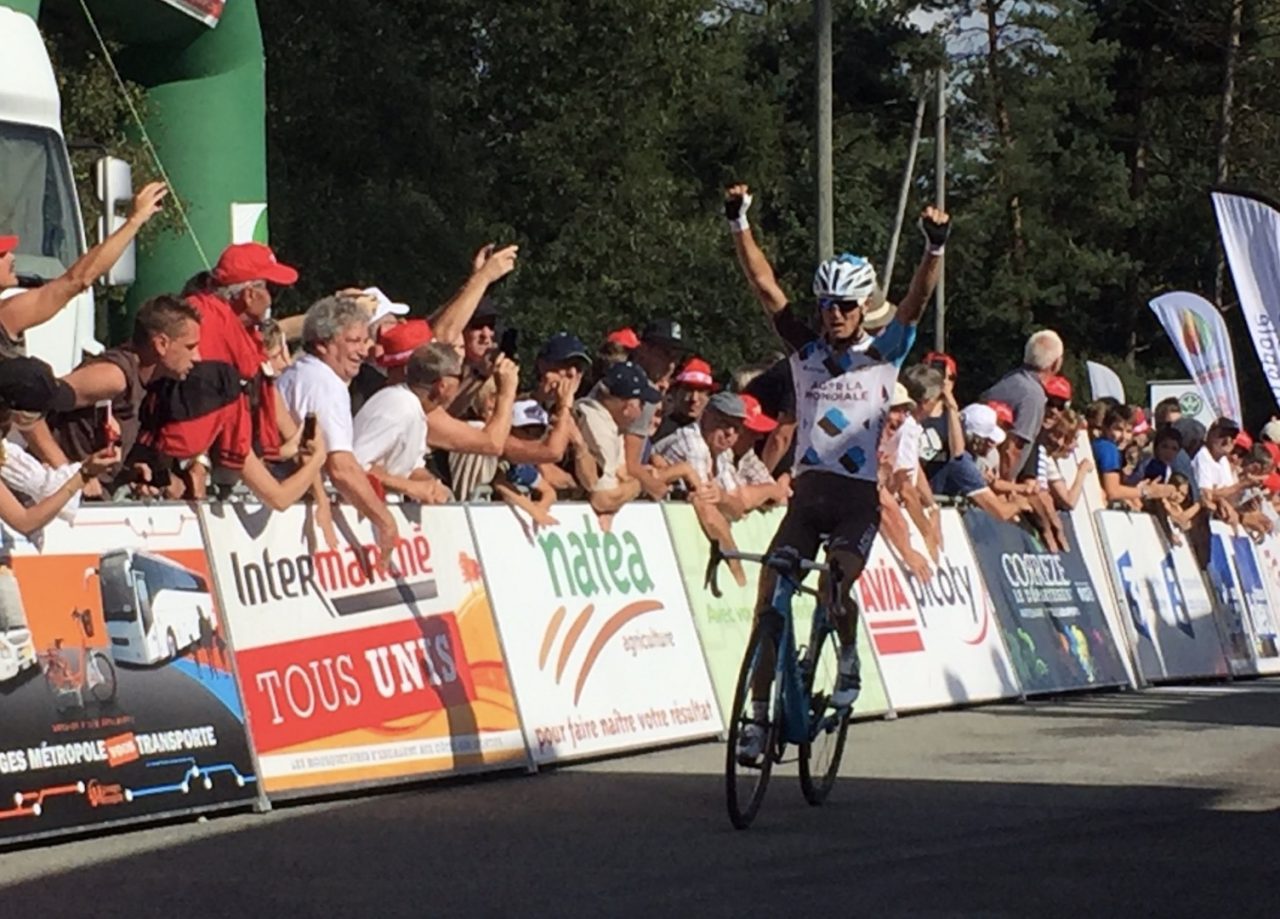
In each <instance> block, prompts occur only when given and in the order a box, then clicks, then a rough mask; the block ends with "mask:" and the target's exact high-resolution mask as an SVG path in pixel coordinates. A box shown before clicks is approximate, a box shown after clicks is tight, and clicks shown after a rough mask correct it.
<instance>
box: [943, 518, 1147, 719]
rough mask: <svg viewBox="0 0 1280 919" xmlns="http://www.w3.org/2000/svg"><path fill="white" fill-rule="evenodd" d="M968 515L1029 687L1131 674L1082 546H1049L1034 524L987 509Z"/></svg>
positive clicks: (1102, 682)
mask: <svg viewBox="0 0 1280 919" xmlns="http://www.w3.org/2000/svg"><path fill="white" fill-rule="evenodd" d="M964 523H965V528H966V529H967V530H968V532H969V541H970V543H971V545H972V546H973V550H974V553H975V554H976V555H977V557H978V563H979V565H981V567H982V575H983V579H984V580H985V581H986V583H987V589H988V590H989V591H990V592H991V596H992V599H994V601H995V604H996V611H997V612H998V614H999V616H1000V624H1001V629H1002V631H1003V633H1004V639H1005V643H1006V645H1007V646H1008V648H1009V656H1010V657H1011V658H1012V659H1013V663H1014V667H1015V668H1016V670H1017V674H1018V679H1019V680H1020V681H1021V683H1022V687H1023V690H1024V691H1025V692H1027V693H1029V694H1030V693H1040V692H1059V691H1062V690H1068V689H1084V688H1088V687H1094V686H1116V685H1121V684H1124V683H1127V682H1128V678H1127V676H1126V674H1125V669H1124V665H1123V664H1122V663H1121V661H1120V657H1119V654H1118V652H1117V648H1116V643H1115V639H1114V637H1113V636H1112V634H1111V629H1110V627H1109V626H1108V625H1107V620H1106V617H1105V615H1104V614H1103V611H1102V608H1101V606H1099V604H1098V599H1097V596H1096V594H1095V587H1094V585H1093V583H1092V582H1091V581H1090V580H1089V575H1088V572H1087V571H1086V570H1085V566H1084V562H1083V560H1082V559H1081V558H1080V555H1079V552H1078V551H1071V552H1061V553H1051V552H1047V551H1046V550H1045V548H1044V546H1043V545H1042V544H1041V543H1040V541H1039V540H1038V539H1036V538H1035V537H1034V536H1032V535H1031V534H1030V533H1029V532H1027V531H1026V530H1024V529H1022V528H1021V527H1019V526H1015V525H1014V524H1011V523H1001V522H1000V521H997V520H996V519H995V518H993V517H992V516H991V515H990V514H987V513H986V512H985V511H981V510H973V511H969V512H968V513H966V514H965V515H964Z"/></svg>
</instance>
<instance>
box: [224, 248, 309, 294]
mask: <svg viewBox="0 0 1280 919" xmlns="http://www.w3.org/2000/svg"><path fill="white" fill-rule="evenodd" d="M213 280H214V282H215V283H217V284H223V285H226V284H244V283H246V282H248V281H270V282H271V283H273V284H286V285H288V284H295V283H297V281H298V272H297V270H296V269H294V268H291V267H289V266H288V265H286V264H284V263H283V262H280V261H278V260H277V259H276V254H275V253H274V252H272V251H271V247H270V246H264V245H263V244H262V243H236V244H235V245H231V246H227V248H226V249H224V250H223V251H222V255H221V256H220V257H219V258H218V264H217V265H215V266H213Z"/></svg>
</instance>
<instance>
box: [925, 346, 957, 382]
mask: <svg viewBox="0 0 1280 919" xmlns="http://www.w3.org/2000/svg"><path fill="white" fill-rule="evenodd" d="M923 363H925V364H945V365H946V366H947V376H949V377H954V376H955V375H956V359H955V358H954V357H952V356H951V355H950V354H943V353H942V352H941V351H930V352H929V353H928V354H926V355H925V356H924V361H923Z"/></svg>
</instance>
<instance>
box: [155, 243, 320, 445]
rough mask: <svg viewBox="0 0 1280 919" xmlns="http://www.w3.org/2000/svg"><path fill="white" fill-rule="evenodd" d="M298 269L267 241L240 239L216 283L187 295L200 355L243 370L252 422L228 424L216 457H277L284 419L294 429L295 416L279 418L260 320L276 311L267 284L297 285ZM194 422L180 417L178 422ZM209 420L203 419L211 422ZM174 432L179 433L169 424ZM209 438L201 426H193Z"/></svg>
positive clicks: (216, 272) (223, 260) (222, 261)
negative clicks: (284, 261) (196, 322)
mask: <svg viewBox="0 0 1280 919" xmlns="http://www.w3.org/2000/svg"><path fill="white" fill-rule="evenodd" d="M297 280H298V272H297V271H296V270H295V269H293V268H291V267H289V266H288V265H285V264H282V263H281V262H279V261H278V260H277V259H276V255H275V253H274V252H272V251H271V249H270V248H269V247H267V246H264V245H263V244H262V243H237V244H235V245H232V246H228V247H227V248H226V249H225V250H224V251H223V253H222V255H221V257H219V259H218V264H217V265H215V266H214V268H213V271H212V272H210V281H211V284H210V286H209V287H207V288H206V289H205V290H202V291H198V292H196V293H193V294H190V295H189V296H188V297H187V302H189V303H190V304H191V305H192V306H193V307H195V309H196V311H197V312H199V313H200V355H201V358H202V359H203V360H206V361H222V362H223V363H227V364H231V365H232V366H234V367H235V368H236V370H237V372H238V373H239V374H240V379H241V382H242V384H243V390H244V391H243V393H242V394H241V396H240V400H241V403H242V407H243V413H242V415H241V417H247V418H248V419H249V420H250V424H249V425H227V426H225V427H224V428H223V431H222V436H220V437H219V439H218V442H217V446H218V456H217V458H216V460H215V462H216V463H217V464H219V465H222V466H226V467H228V468H230V469H234V470H237V471H239V470H241V469H243V467H244V460H245V457H246V456H247V455H248V454H249V453H250V452H256V453H257V454H258V455H259V456H261V457H263V458H264V459H268V460H271V459H275V458H277V457H278V456H279V453H280V443H281V430H280V423H281V422H283V423H284V424H285V427H286V428H288V429H292V428H293V427H294V425H293V423H292V419H291V418H288V417H287V416H286V417H284V418H278V417H277V414H278V413H277V412H276V393H275V383H274V381H273V379H272V377H271V376H269V375H268V374H266V373H264V372H263V366H264V365H265V364H267V362H268V357H267V349H266V346H265V345H264V343H263V340H262V332H261V330H260V329H261V325H262V323H263V322H264V321H265V320H266V319H267V318H268V317H269V316H270V313H271V291H270V290H269V289H268V287H267V285H268V283H270V284H282V285H286V286H288V285H292V284H294V283H296V282H297ZM199 422H200V420H199V419H197V420H196V421H194V422H176V423H175V426H176V427H181V426H182V425H183V424H188V423H190V424H193V425H195V426H196V427H202V425H201V424H200V423H199ZM207 423H208V422H207V420H206V421H205V422H204V424H206V425H207ZM168 433H169V435H170V436H176V435H178V434H180V432H179V431H176V430H170V431H169V432H168ZM193 435H195V439H197V440H204V439H205V438H204V435H203V433H202V432H193Z"/></svg>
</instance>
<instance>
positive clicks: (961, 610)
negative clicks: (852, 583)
mask: <svg viewBox="0 0 1280 919" xmlns="http://www.w3.org/2000/svg"><path fill="white" fill-rule="evenodd" d="M908 526H911V524H910V523H908ZM912 540H913V542H915V543H916V544H917V548H918V549H920V550H921V551H922V552H923V551H924V548H925V545H924V540H923V539H921V538H920V535H919V534H918V533H917V532H915V529H914V527H912ZM857 590H858V598H859V600H860V602H861V606H862V617H863V621H864V622H865V623H866V624H867V628H868V629H869V630H870V632H871V641H872V644H873V645H874V647H875V649H876V655H877V656H878V657H879V659H880V671H881V673H882V674H883V676H884V681H885V685H886V687H887V688H888V692H889V697H890V698H891V699H892V700H893V704H894V707H895V708H897V709H899V710H905V709H921V708H940V707H943V706H947V705H963V704H970V703H974V702H988V701H991V700H994V699H1007V698H1012V697H1015V696H1017V695H1019V693H1020V691H1021V690H1020V688H1019V686H1018V681H1017V678H1016V676H1015V675H1014V672H1013V664H1012V662H1011V661H1010V660H1009V655H1008V652H1007V651H1006V650H1005V647H1004V644H1003V642H1002V641H1001V638H1000V631H999V628H998V626H997V624H996V615H995V609H994V607H993V605H992V603H991V598H990V596H989V595H988V594H987V591H986V588H985V587H984V585H983V583H982V576H981V574H980V573H979V571H978V563H977V561H976V560H975V559H974V557H973V552H972V550H971V549H970V548H969V539H968V536H967V535H966V534H965V529H964V524H963V522H962V521H961V519H960V512H959V511H956V510H952V509H950V508H948V509H946V510H943V511H942V548H941V549H940V551H939V553H938V563H937V564H936V565H935V566H934V567H933V576H932V577H931V578H930V579H929V580H928V581H924V582H922V581H920V580H919V579H917V578H915V577H914V576H913V575H912V574H911V573H910V572H909V571H908V570H907V569H906V567H905V566H903V565H902V564H900V563H899V562H898V560H897V559H896V558H895V557H894V554H893V552H892V551H891V550H890V549H889V545H888V543H886V542H885V541H884V539H883V538H878V539H877V540H876V542H875V545H874V546H873V547H872V550H871V557H870V559H868V561H867V567H866V570H865V571H864V572H863V573H862V577H861V578H860V579H859V580H858V587H857Z"/></svg>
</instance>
